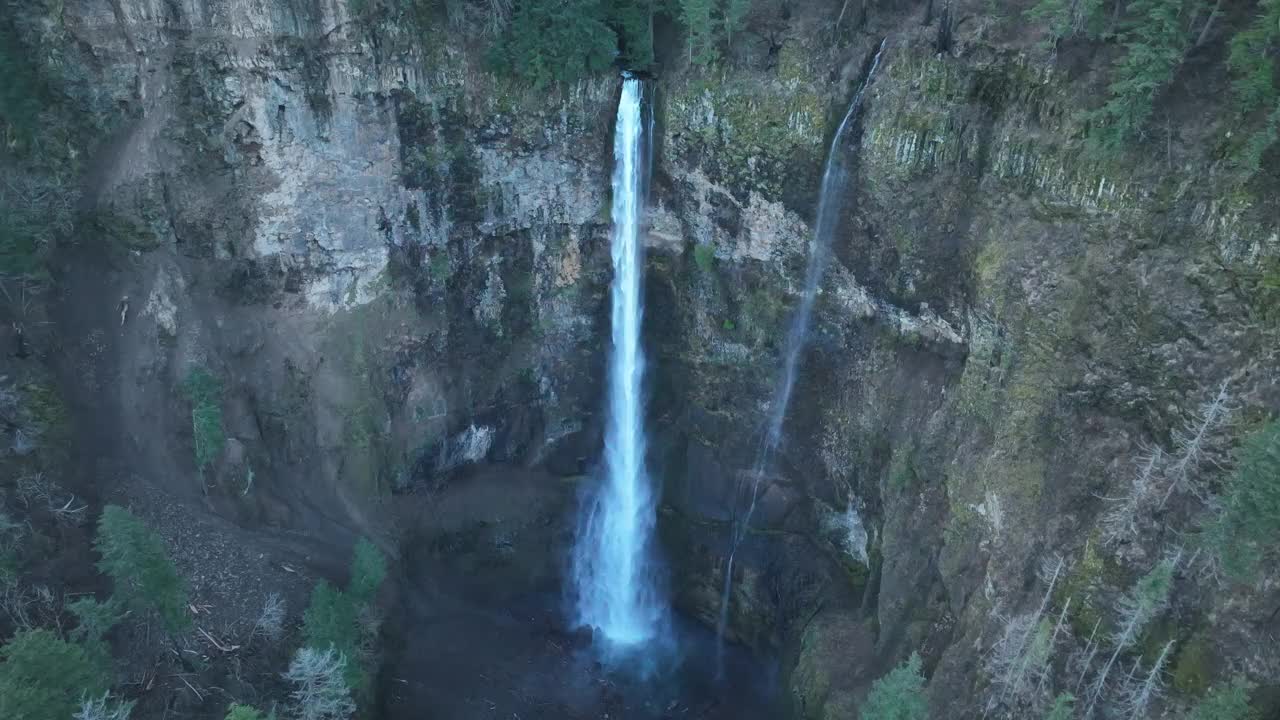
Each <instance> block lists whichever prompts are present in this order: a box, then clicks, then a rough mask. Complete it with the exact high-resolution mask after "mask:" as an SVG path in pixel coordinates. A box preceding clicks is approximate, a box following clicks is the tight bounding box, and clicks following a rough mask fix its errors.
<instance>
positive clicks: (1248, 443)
mask: <svg viewBox="0 0 1280 720" xmlns="http://www.w3.org/2000/svg"><path fill="white" fill-rule="evenodd" d="M1277 478H1280V420H1272V421H1271V422H1269V423H1267V425H1266V426H1264V427H1263V428H1262V429H1261V430H1259V431H1258V432H1256V433H1254V434H1253V435H1252V436H1250V437H1249V438H1248V439H1246V440H1245V442H1244V444H1243V446H1242V447H1241V448H1240V451H1239V452H1238V453H1237V458H1236V467H1235V471H1234V472H1232V474H1231V477H1230V479H1229V480H1228V482H1227V485H1226V488H1225V492H1224V496H1223V498H1222V501H1221V508H1222V509H1221V511H1220V514H1219V515H1218V517H1217V518H1216V519H1215V520H1214V521H1212V522H1211V524H1210V525H1209V527H1208V532H1207V536H1208V543H1209V546H1210V549H1211V550H1212V551H1213V552H1214V554H1215V555H1216V556H1217V557H1218V559H1219V560H1220V561H1221V563H1222V565H1223V567H1224V568H1225V569H1226V570H1227V572H1228V574H1230V575H1231V576H1233V577H1235V578H1238V579H1242V580H1247V579H1249V578H1251V577H1253V576H1254V574H1255V573H1256V572H1257V568H1258V565H1259V563H1261V562H1262V561H1263V560H1264V559H1266V556H1267V554H1268V553H1271V552H1274V549H1275V539H1276V538H1277V537H1280V482H1278V481H1277Z"/></svg>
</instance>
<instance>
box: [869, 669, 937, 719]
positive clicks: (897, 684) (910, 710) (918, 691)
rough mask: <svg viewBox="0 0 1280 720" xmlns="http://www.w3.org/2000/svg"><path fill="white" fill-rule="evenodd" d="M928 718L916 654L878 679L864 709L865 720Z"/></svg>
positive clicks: (927, 708) (927, 706) (921, 676)
mask: <svg viewBox="0 0 1280 720" xmlns="http://www.w3.org/2000/svg"><path fill="white" fill-rule="evenodd" d="M928 716H929V705H928V703H927V702H926V701H925V697H924V676H923V675H921V674H920V656H919V655H917V654H915V653H912V654H911V657H909V658H907V660H906V662H904V663H902V664H901V665H899V666H898V667H896V668H894V669H893V670H891V671H889V674H888V675H885V676H884V677H882V678H880V679H879V680H876V681H875V684H873V685H872V686H871V693H870V694H869V695H867V701H866V703H864V704H863V706H862V720H925V718H927V717H928Z"/></svg>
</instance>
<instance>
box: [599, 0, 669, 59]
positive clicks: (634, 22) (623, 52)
mask: <svg viewBox="0 0 1280 720" xmlns="http://www.w3.org/2000/svg"><path fill="white" fill-rule="evenodd" d="M657 11H658V8H657V6H656V4H655V0H613V1H612V3H611V5H610V6H609V24H610V25H611V26H612V27H614V28H615V29H616V30H617V33H618V46H619V55H618V60H619V61H620V62H621V63H622V65H623V67H625V68H627V69H628V70H645V69H647V68H649V67H650V66H651V65H653V59H654V58H653V19H654V15H655V14H657Z"/></svg>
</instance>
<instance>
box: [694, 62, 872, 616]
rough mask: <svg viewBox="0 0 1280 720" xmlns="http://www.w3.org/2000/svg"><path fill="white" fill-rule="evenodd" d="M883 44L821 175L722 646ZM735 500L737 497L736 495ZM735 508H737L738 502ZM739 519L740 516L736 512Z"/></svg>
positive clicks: (729, 570)
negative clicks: (848, 136) (854, 131)
mask: <svg viewBox="0 0 1280 720" xmlns="http://www.w3.org/2000/svg"><path fill="white" fill-rule="evenodd" d="M884 47H885V41H881V43H880V47H879V48H877V49H876V54H875V57H874V58H873V59H872V61H871V68H870V69H869V70H868V71H867V74H866V76H865V77H864V78H863V80H862V84H861V85H859V86H858V90H857V92H856V93H854V95H853V100H852V101H851V102H850V103H849V109H848V110H847V111H846V112H845V114H844V119H843V120H841V121H840V125H839V127H837V128H836V134H835V136H834V137H833V138H831V147H830V148H829V149H828V150H827V163H826V167H825V168H824V169H823V171H822V187H821V189H820V190H819V193H818V214H817V217H815V218H814V226H813V247H812V249H811V250H810V254H809V265H808V267H807V268H806V270H805V276H804V291H803V292H802V293H801V294H800V304H799V306H797V307H796V309H795V312H794V314H792V316H791V325H790V327H789V328H788V329H787V343H786V346H785V347H784V348H783V352H782V371H781V373H779V376H778V384H777V386H776V387H775V389H774V394H773V403H772V404H771V406H770V408H769V417H768V420H767V421H766V423H765V429H764V439H763V440H762V441H761V443H760V449H759V451H758V452H757V454H756V459H755V462H754V463H753V465H752V467H751V495H750V500H749V501H748V503H747V508H746V512H745V513H743V515H742V517H741V518H736V520H737V521H736V522H733V523H731V525H730V529H729V557H728V560H727V561H726V562H725V572H724V589H723V592H722V593H721V596H720V616H719V618H718V620H717V623H716V635H717V638H719V639H720V640H721V642H723V637H724V631H725V628H726V626H727V625H728V622H729V600H730V590H732V587H733V563H734V560H735V559H736V557H737V554H738V545H739V544H740V543H741V542H742V538H743V537H744V536H745V535H746V533H747V530H748V529H749V527H750V525H751V516H752V515H753V514H755V510H756V500H758V499H759V495H760V480H761V478H762V477H763V476H764V475H765V473H766V471H767V470H768V469H769V463H770V461H771V459H772V457H773V454H774V452H776V451H777V449H778V445H779V443H781V442H782V426H783V423H784V421H785V420H786V417H787V406H788V405H790V404H791V393H792V391H793V390H794V389H795V384H796V371H797V369H798V368H799V366H800V352H801V350H803V349H804V346H805V341H806V340H807V339H808V336H809V324H810V322H811V319H812V317H813V304H814V301H815V300H816V299H817V296H818V285H819V284H820V283H821V281H822V274H823V271H824V270H825V269H826V263H827V254H828V253H829V252H830V251H831V236H832V234H833V233H834V232H835V230H836V226H837V225H839V222H840V209H841V200H842V199H843V194H844V189H845V183H846V181H847V179H848V169H847V167H846V166H845V153H844V152H843V148H842V146H841V142H842V141H843V140H844V137H845V133H846V131H847V130H848V129H849V127H850V126H852V125H853V124H854V123H855V122H856V121H857V118H858V113H859V111H860V110H861V109H862V98H863V96H864V95H865V94H866V92H867V88H868V87H869V86H870V85H871V80H872V78H873V77H875V74H876V69H877V68H879V67H880V55H881V54H882V53H884ZM735 500H736V495H735ZM735 504H736V503H735ZM735 514H736V513H735Z"/></svg>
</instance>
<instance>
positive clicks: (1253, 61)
mask: <svg viewBox="0 0 1280 720" xmlns="http://www.w3.org/2000/svg"><path fill="white" fill-rule="evenodd" d="M1258 10H1259V13H1258V17H1257V18H1256V19H1255V20H1254V22H1253V24H1252V25H1250V26H1249V27H1248V28H1246V29H1244V30H1242V31H1241V32H1239V33H1237V34H1236V36H1235V37H1233V38H1232V39H1231V48H1230V54H1229V55H1228V57H1227V67H1229V68H1230V69H1231V72H1232V74H1233V75H1234V76H1235V79H1234V81H1233V82H1232V87H1233V88H1234V89H1235V95H1236V102H1237V103H1238V104H1239V107H1240V109H1241V111H1243V112H1251V111H1253V110H1258V109H1260V108H1264V107H1270V106H1272V105H1273V104H1274V103H1275V102H1276V97H1277V95H1280V90H1278V89H1277V88H1276V83H1275V80H1276V58H1275V50H1276V48H1277V46H1280V0H1261V2H1259V3H1258Z"/></svg>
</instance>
